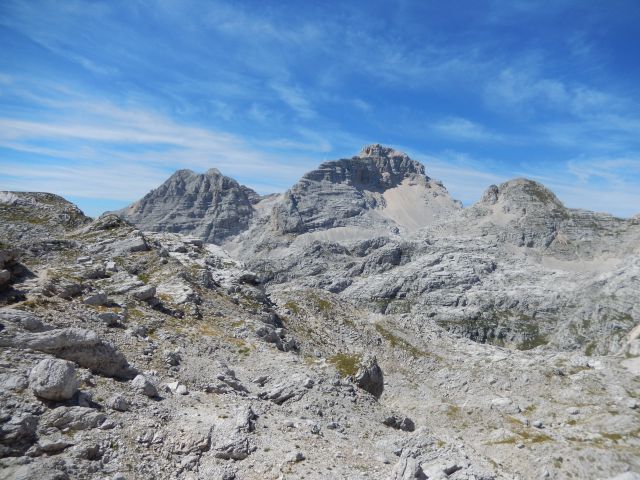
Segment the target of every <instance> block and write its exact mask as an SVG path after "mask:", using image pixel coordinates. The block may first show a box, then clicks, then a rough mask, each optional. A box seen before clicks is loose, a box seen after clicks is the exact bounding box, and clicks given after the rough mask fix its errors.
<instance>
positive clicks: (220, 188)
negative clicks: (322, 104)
mask: <svg viewBox="0 0 640 480" xmlns="http://www.w3.org/2000/svg"><path fill="white" fill-rule="evenodd" d="M119 215H120V216H122V217H124V218H125V219H126V220H123V219H122V218H120V216H117V215H115V214H106V215H103V216H102V217H100V218H98V219H96V220H92V219H90V218H87V217H85V216H84V215H83V214H82V212H80V211H79V210H78V209H77V208H76V207H75V206H73V205H72V204H70V203H68V202H66V201H65V200H63V199H61V198H60V197H57V196H55V195H51V194H35V193H17V192H3V193H0V289H1V293H0V302H1V304H2V305H3V306H2V308H0V355H1V359H0V385H2V389H1V390H0V478H19V479H31V478H42V479H49V478H51V479H54V478H55V479H58V478H60V479H64V478H96V479H138V478H139V479H147V478H167V479H169V478H186V479H199V478H202V479H205V478H206V479H210V478H212V479H215V478H219V479H233V478H236V479H245V478H246V479H265V478H273V479H279V478H283V479H285V478H290V479H293V478H317V479H326V478H344V479H360V478H371V479H378V478H381V479H387V478H388V479H397V480H400V479H403V480H404V479H415V478H417V479H427V478H428V479H445V478H449V479H453V480H455V479H468V480H471V479H475V480H480V479H485V480H488V479H538V478H558V479H564V478H567V479H568V478H572V479H610V478H616V479H617V480H633V479H636V478H640V475H637V474H636V473H633V472H640V342H639V340H638V338H637V337H638V334H640V329H639V328H638V327H637V326H638V323H639V321H638V319H639V318H640V301H639V300H638V292H639V291H640V275H639V273H640V241H639V239H640V223H639V222H638V220H637V219H635V220H634V219H632V220H625V219H618V218H615V217H611V216H609V215H603V214H595V213H592V212H585V211H580V210H571V209H567V208H565V207H564V206H563V205H562V203H561V202H560V201H559V200H558V199H557V198H556V197H555V195H553V193H551V192H550V191H548V190H547V189H545V188H544V187H543V186H542V185H540V184H537V183H535V182H531V181H529V180H524V179H518V180H514V181H511V182H507V183H505V184H503V185H499V186H492V187H490V188H488V190H487V192H486V193H485V195H484V196H483V198H482V199H481V201H480V202H478V204H476V205H474V206H472V207H469V208H465V209H462V208H461V206H460V204H459V203H458V202H456V201H454V200H453V199H451V198H450V196H449V194H448V193H447V191H446V189H445V188H444V186H443V185H442V184H440V183H439V182H437V181H435V180H433V179H431V178H430V177H428V176H427V174H426V172H425V169H424V167H423V166H422V165H420V164H419V163H418V162H414V161H413V160H411V159H409V158H408V157H407V156H406V155H404V154H401V153H400V152H395V151H393V150H391V149H387V148H385V147H381V146H379V145H373V146H369V147H366V148H365V149H363V151H362V152H361V154H360V155H358V156H357V157H354V158H353V159H345V160H339V161H336V162H327V163H326V164H323V165H322V166H320V168H319V169H318V170H316V171H313V172H310V173H309V174H307V175H305V176H304V177H303V178H302V179H301V180H300V182H299V183H298V184H296V185H295V186H294V187H292V189H291V190H289V191H288V192H286V193H285V194H282V195H274V196H267V197H260V196H259V195H257V194H255V192H251V191H250V190H249V189H247V188H246V187H242V186H240V185H239V184H237V182H235V181H233V180H232V179H228V178H227V177H223V176H222V175H221V174H220V173H219V172H217V171H215V170H211V171H209V172H207V173H206V174H204V175H200V176H198V175H197V174H193V173H192V172H186V171H181V172H177V173H176V174H175V175H174V176H172V177H171V179H169V180H168V181H167V184H165V185H164V186H162V187H160V188H159V189H157V190H155V191H153V192H151V193H150V194H149V195H147V196H146V197H145V198H144V199H142V200H140V201H139V202H136V204H134V205H132V207H129V208H128V209H126V210H125V211H123V212H119ZM130 222H134V223H135V224H137V225H134V224H132V223H130ZM210 242H215V244H214V243H210Z"/></svg>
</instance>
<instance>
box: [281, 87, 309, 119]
mask: <svg viewBox="0 0 640 480" xmlns="http://www.w3.org/2000/svg"><path fill="white" fill-rule="evenodd" d="M271 88H272V89H273V90H274V91H275V92H276V93H277V94H278V96H279V97H280V99H281V100H282V101H283V102H284V103H285V104H286V105H288V106H289V108H291V109H292V110H293V111H294V112H296V113H297V114H298V116H300V117H302V118H304V119H310V118H313V117H315V116H316V112H315V110H314V109H313V107H312V106H311V102H310V101H309V99H308V97H307V95H305V93H304V92H303V91H302V90H301V89H300V88H297V87H291V86H288V85H283V84H277V83H275V84H272V85H271Z"/></svg>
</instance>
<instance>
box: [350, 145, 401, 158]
mask: <svg viewBox="0 0 640 480" xmlns="http://www.w3.org/2000/svg"><path fill="white" fill-rule="evenodd" d="M357 156H358V157H360V158H367V157H387V158H394V157H401V158H407V159H408V158H409V156H408V155H407V154H406V153H404V152H400V151H399V150H395V149H393V148H391V147H385V146H384V145H380V144H379V143H372V144H370V145H365V146H364V147H362V149H361V150H360V153H358V155H357Z"/></svg>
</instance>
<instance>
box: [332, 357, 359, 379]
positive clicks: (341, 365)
mask: <svg viewBox="0 0 640 480" xmlns="http://www.w3.org/2000/svg"><path fill="white" fill-rule="evenodd" d="M361 360H362V355H359V354H351V355H350V354H347V353H338V354H336V355H334V356H333V357H330V358H329V363H331V364H332V365H333V366H334V367H335V368H336V370H337V371H338V373H339V374H340V375H342V376H343V377H348V376H349V375H355V374H356V372H357V371H358V368H359V366H360V361H361Z"/></svg>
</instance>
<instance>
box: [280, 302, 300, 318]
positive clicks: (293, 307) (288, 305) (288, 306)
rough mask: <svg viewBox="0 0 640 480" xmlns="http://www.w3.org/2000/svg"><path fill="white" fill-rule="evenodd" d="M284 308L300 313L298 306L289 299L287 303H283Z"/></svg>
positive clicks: (296, 313)
mask: <svg viewBox="0 0 640 480" xmlns="http://www.w3.org/2000/svg"><path fill="white" fill-rule="evenodd" d="M284 308H286V309H287V310H289V311H290V312H292V313H294V314H295V315H300V307H299V306H298V304H297V303H296V302H294V301H293V300H289V301H288V302H287V303H285V304H284Z"/></svg>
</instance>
